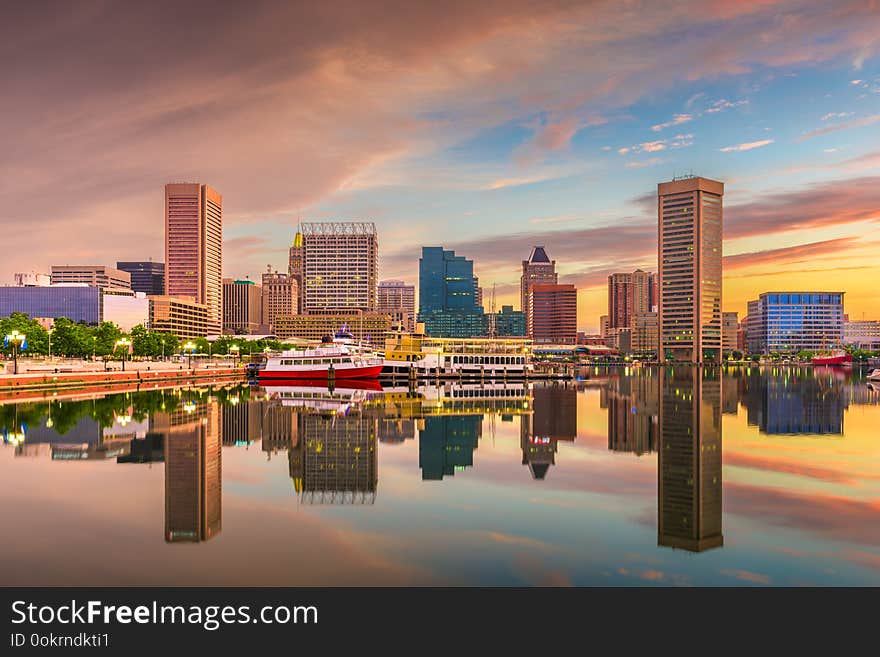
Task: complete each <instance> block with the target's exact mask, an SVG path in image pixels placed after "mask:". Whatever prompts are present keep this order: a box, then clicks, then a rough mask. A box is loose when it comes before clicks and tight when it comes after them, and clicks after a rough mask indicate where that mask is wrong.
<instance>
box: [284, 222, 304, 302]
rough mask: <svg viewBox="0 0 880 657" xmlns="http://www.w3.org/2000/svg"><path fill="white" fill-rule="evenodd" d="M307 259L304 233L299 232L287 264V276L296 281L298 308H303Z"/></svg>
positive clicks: (295, 237)
mask: <svg viewBox="0 0 880 657" xmlns="http://www.w3.org/2000/svg"><path fill="white" fill-rule="evenodd" d="M305 258H306V249H305V247H304V246H303V236H302V233H301V232H300V231H299V230H297V231H296V235H295V236H294V238H293V244H291V245H290V257H289V259H288V262H287V275H288V276H290V277H291V278H292V279H293V280H295V281H296V289H297V299H296V307H297V308H298V309H300V308H302V307H303V305H304V304H303V290H304V289H305V284H304V280H305V279H304V275H305V262H306V261H305Z"/></svg>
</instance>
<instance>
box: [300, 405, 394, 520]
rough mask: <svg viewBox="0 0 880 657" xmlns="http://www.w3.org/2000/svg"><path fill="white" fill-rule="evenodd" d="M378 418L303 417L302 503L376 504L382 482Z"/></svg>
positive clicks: (353, 413) (302, 415)
mask: <svg viewBox="0 0 880 657" xmlns="http://www.w3.org/2000/svg"><path fill="white" fill-rule="evenodd" d="M378 423H379V421H378V418H377V417H367V416H365V415H362V414H361V413H357V412H352V413H350V414H348V415H339V416H335V417H328V416H326V415H318V414H306V413H301V414H300V415H299V427H298V430H299V435H300V436H301V440H302V441H303V449H302V451H303V462H302V498H301V499H302V501H303V502H305V503H319V504H327V503H329V504H352V503H360V504H372V503H374V502H375V501H376V487H377V485H378V482H379V474H378V459H377V454H376V441H377V439H378V434H379V427H378Z"/></svg>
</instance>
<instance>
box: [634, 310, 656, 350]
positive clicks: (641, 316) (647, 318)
mask: <svg viewBox="0 0 880 657" xmlns="http://www.w3.org/2000/svg"><path fill="white" fill-rule="evenodd" d="M659 347H660V320H659V318H658V316H657V313H656V312H646V313H636V315H635V318H634V322H633V329H632V349H633V352H635V353H637V354H648V353H651V354H654V355H656V354H657V352H658V350H659Z"/></svg>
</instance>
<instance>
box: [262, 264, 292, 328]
mask: <svg viewBox="0 0 880 657" xmlns="http://www.w3.org/2000/svg"><path fill="white" fill-rule="evenodd" d="M262 298H263V301H262V304H263V308H262V320H261V323H262V325H263V326H264V327H266V329H267V330H268V331H269V332H270V333H273V332H274V331H275V325H276V323H277V321H278V318H279V317H288V316H290V315H296V314H297V313H298V312H299V310H300V308H299V306H298V305H297V299H298V298H299V285H298V284H297V282H296V279H294V278H293V277H291V276H290V275H289V274H281V273H279V272H277V271H276V272H271V271H267V272H266V273H265V274H263V297H262Z"/></svg>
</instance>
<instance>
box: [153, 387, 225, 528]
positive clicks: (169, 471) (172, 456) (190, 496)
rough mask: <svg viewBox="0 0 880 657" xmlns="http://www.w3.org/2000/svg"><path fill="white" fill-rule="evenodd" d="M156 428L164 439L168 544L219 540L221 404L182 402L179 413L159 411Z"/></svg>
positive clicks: (155, 414) (220, 510)
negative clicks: (217, 536)
mask: <svg viewBox="0 0 880 657" xmlns="http://www.w3.org/2000/svg"><path fill="white" fill-rule="evenodd" d="M150 429H151V431H153V432H154V433H162V434H163V435H164V447H165V541H166V542H168V543H179V542H186V543H194V542H200V541H207V540H209V539H211V538H213V537H214V536H216V535H217V534H219V533H220V530H221V528H222V525H223V522H222V501H223V494H222V472H221V467H222V466H221V453H222V447H223V446H222V444H221V437H220V416H219V409H218V404H217V400H216V399H209V400H208V401H207V402H197V401H186V400H182V403H181V406H180V408H179V409H178V410H175V411H172V412H170V413H158V412H157V413H154V414H153V415H152V418H151V427H150Z"/></svg>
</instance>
